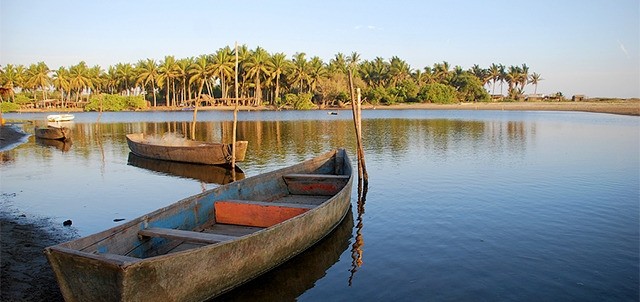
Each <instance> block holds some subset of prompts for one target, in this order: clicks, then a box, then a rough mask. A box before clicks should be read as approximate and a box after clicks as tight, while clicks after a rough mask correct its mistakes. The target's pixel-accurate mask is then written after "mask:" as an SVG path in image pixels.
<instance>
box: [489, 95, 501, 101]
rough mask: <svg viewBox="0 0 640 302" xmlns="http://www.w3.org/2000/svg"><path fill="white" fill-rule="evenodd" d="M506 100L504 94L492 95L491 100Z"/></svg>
mask: <svg viewBox="0 0 640 302" xmlns="http://www.w3.org/2000/svg"><path fill="white" fill-rule="evenodd" d="M503 99H504V96H503V95H502V94H492V95H491V100H492V101H502V100H503Z"/></svg>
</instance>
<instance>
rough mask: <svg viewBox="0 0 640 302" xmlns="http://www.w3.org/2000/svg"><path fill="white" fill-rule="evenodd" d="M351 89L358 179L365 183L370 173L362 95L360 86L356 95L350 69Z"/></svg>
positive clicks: (367, 181)
mask: <svg viewBox="0 0 640 302" xmlns="http://www.w3.org/2000/svg"><path fill="white" fill-rule="evenodd" d="M349 90H350V91H351V110H352V111H353V125H354V128H355V133H356V142H357V153H358V179H363V180H364V185H365V186H367V185H368V183H369V174H368V173H367V167H366V165H365V163H364V147H363V145H362V118H361V114H362V110H361V105H360V103H361V95H360V88H358V89H356V90H357V92H358V97H357V99H356V98H355V97H354V91H353V90H354V89H353V73H352V71H351V69H349Z"/></svg>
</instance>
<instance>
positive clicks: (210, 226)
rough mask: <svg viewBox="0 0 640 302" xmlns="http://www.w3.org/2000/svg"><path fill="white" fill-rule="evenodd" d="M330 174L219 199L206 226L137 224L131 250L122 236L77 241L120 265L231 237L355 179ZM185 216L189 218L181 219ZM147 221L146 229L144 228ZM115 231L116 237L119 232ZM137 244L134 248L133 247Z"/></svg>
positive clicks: (289, 177)
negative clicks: (260, 194)
mask: <svg viewBox="0 0 640 302" xmlns="http://www.w3.org/2000/svg"><path fill="white" fill-rule="evenodd" d="M316 172H317V171H316ZM326 172H327V171H323V173H321V174H285V175H281V176H280V177H279V178H280V179H279V180H276V181H277V182H278V183H282V184H284V185H283V186H282V188H280V193H278V194H275V195H274V194H271V195H270V194H265V195H264V196H271V197H270V199H268V200H251V199H250V198H246V199H245V198H221V199H216V200H213V201H212V207H211V209H208V210H206V212H207V214H206V215H207V216H209V217H206V218H205V220H206V222H205V223H203V224H200V225H197V224H194V227H192V228H185V227H184V225H182V226H178V227H176V226H175V225H173V226H171V225H165V226H155V225H153V223H146V222H145V223H144V224H141V223H140V222H138V223H137V224H131V225H130V226H129V227H128V228H126V229H125V230H123V231H122V232H121V235H123V234H122V233H128V234H126V235H125V236H126V237H134V239H127V241H128V242H126V245H127V246H128V248H127V249H128V250H124V249H125V248H123V247H122V246H125V244H123V243H122V242H119V243H118V242H116V241H123V240H122V239H109V238H105V240H103V241H100V242H93V243H90V242H86V244H87V246H85V247H83V248H82V247H81V246H79V245H76V248H79V250H80V251H81V252H83V253H90V254H91V257H92V258H95V257H100V258H102V259H107V260H108V261H111V262H115V263H131V262H136V261H140V260H141V259H144V258H149V257H154V256H159V255H165V254H170V253H176V252H180V251H185V250H189V249H193V248H197V247H202V246H205V245H210V244H219V243H224V242H226V241H231V240H234V239H237V238H239V237H242V236H246V235H249V234H252V233H255V232H258V231H260V230H263V229H265V228H268V227H270V226H273V225H275V224H278V223H281V222H283V221H285V220H287V219H290V218H292V217H295V216H297V215H300V214H303V213H305V212H307V211H309V210H311V209H313V208H315V207H317V206H320V205H321V204H323V203H324V202H325V201H327V200H329V199H330V198H331V197H333V196H334V195H335V194H336V193H338V192H339V191H340V190H341V189H342V188H343V187H344V186H345V185H346V184H347V182H348V181H349V175H337V174H325V173H326ZM241 197H242V196H241ZM205 204H209V203H208V202H206V201H204V199H203V200H200V203H199V204H198V205H196V206H195V207H194V208H190V209H186V210H185V211H183V212H189V211H191V215H194V214H193V212H194V211H195V212H197V211H199V209H198V208H199V207H207V206H206V205H205ZM195 215H196V216H197V215H198V214H195ZM210 216H213V218H214V219H211V218H212V217H210ZM181 219H184V218H182V217H181ZM196 220H198V219H197V218H196ZM132 223H135V221H133V222H132ZM142 225H144V227H141V226H142ZM111 235H113V236H115V234H113V233H112V234H111ZM121 237H122V236H121ZM132 240H135V242H132ZM79 244H81V243H79ZM114 246H115V247H114ZM118 246H120V247H118ZM132 246H134V247H133V248H131V247H132Z"/></svg>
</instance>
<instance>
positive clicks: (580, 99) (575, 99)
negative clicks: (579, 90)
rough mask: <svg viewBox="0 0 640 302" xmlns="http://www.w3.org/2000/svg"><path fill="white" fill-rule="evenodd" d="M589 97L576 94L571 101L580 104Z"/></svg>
mask: <svg viewBox="0 0 640 302" xmlns="http://www.w3.org/2000/svg"><path fill="white" fill-rule="evenodd" d="M586 99H587V97H586V96H585V95H584V94H575V95H573V96H572V97H571V100H572V101H574V102H580V101H584V100H586Z"/></svg>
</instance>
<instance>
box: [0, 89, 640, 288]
mask: <svg viewBox="0 0 640 302" xmlns="http://www.w3.org/2000/svg"><path fill="white" fill-rule="evenodd" d="M363 108H364V109H365V110H378V109H398V110H401V109H424V110H523V111H531V110H536V111H584V112H598V113H611V114H622V115H632V116H640V100H638V99H635V100H627V101H613V102H605V101H600V102H516V103H467V104H451V105H437V104H400V105H394V106H375V107H374V106H371V105H365V106H364V107H363ZM200 109H201V110H233V109H234V107H224V106H215V107H204V108H200ZM348 109H349V108H343V110H348ZM156 110H169V108H158V109H156ZM240 110H243V111H246V110H271V108H268V107H260V108H255V107H242V108H240ZM328 110H338V109H336V108H331V109H328ZM26 137H27V134H25V133H23V132H21V131H20V130H19V129H18V128H17V127H14V126H12V125H3V126H2V127H0V157H4V153H5V151H8V150H11V149H13V148H15V147H16V146H18V145H19V144H20V143H21V142H24V141H26ZM16 193H17V192H3V194H2V195H1V196H0V206H1V207H0V246H1V249H2V250H1V255H0V262H1V267H2V271H1V272H0V277H1V278H0V300H1V301H62V296H61V294H60V291H59V289H58V286H57V283H56V281H55V279H54V277H53V272H52V271H51V269H50V268H49V265H48V264H47V261H46V258H45V256H44V254H43V250H44V248H45V247H47V246H50V245H54V244H57V243H60V242H64V241H67V240H69V239H71V238H73V237H75V236H77V235H76V234H75V232H74V231H73V228H67V227H63V226H62V225H57V224H56V225H54V224H52V223H51V221H49V220H48V219H46V218H39V217H27V216H26V215H25V214H22V213H20V212H19V210H15V211H13V210H8V209H13V208H15V206H14V205H13V204H12V199H13V197H14V196H15V194H16Z"/></svg>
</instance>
